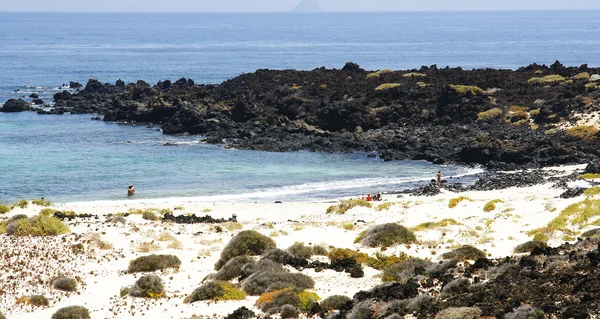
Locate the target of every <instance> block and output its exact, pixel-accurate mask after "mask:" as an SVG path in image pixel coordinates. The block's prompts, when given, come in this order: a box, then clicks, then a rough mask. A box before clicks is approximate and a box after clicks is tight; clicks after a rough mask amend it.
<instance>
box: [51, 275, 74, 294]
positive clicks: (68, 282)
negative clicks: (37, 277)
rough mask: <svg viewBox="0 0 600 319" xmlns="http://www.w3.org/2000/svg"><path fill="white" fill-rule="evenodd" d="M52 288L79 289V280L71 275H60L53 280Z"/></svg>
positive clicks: (63, 289)
mask: <svg viewBox="0 0 600 319" xmlns="http://www.w3.org/2000/svg"><path fill="white" fill-rule="evenodd" d="M52 288H54V289H58V290H62V291H77V280H75V279H74V278H71V277H58V278H56V279H54V280H52Z"/></svg>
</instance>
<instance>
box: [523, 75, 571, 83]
mask: <svg viewBox="0 0 600 319" xmlns="http://www.w3.org/2000/svg"><path fill="white" fill-rule="evenodd" d="M564 80H565V78H564V77H562V76H560V75H557V74H552V75H546V76H544V77H541V78H540V77H533V78H531V79H529V80H527V83H529V84H537V83H554V82H562V81H564Z"/></svg>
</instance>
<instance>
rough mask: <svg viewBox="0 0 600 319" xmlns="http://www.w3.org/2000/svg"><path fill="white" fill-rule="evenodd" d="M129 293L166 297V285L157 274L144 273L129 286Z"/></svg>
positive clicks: (132, 294) (135, 295)
mask: <svg viewBox="0 0 600 319" xmlns="http://www.w3.org/2000/svg"><path fill="white" fill-rule="evenodd" d="M129 295H130V296H132V297H141V298H152V299H158V298H163V297H165V285H164V283H163V281H162V279H161V278H160V277H159V276H157V275H144V276H142V277H140V279H138V280H137V281H136V282H135V284H133V286H131V288H129Z"/></svg>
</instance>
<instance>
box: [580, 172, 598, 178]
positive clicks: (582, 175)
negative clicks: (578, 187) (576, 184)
mask: <svg viewBox="0 0 600 319" xmlns="http://www.w3.org/2000/svg"><path fill="white" fill-rule="evenodd" d="M577 178H579V179H600V174H598V173H585V174H581V175H578V176H577Z"/></svg>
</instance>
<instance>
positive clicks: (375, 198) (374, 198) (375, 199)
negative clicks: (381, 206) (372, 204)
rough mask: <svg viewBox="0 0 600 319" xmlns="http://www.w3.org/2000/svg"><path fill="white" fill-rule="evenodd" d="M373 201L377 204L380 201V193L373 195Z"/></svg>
mask: <svg viewBox="0 0 600 319" xmlns="http://www.w3.org/2000/svg"><path fill="white" fill-rule="evenodd" d="M373 200H374V201H378V202H379V201H381V193H377V194H375V196H374V197H373Z"/></svg>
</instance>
